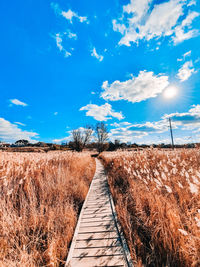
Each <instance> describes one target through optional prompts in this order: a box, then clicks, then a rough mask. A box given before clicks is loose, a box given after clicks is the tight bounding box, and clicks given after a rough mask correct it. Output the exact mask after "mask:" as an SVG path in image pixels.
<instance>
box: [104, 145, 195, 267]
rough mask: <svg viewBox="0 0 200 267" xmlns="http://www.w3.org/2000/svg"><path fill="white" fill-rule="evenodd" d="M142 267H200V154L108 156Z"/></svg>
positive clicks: (114, 186) (126, 227) (121, 211)
mask: <svg viewBox="0 0 200 267" xmlns="http://www.w3.org/2000/svg"><path fill="white" fill-rule="evenodd" d="M101 158H102V159H103V161H104V165H105V167H106V169H107V171H108V176H109V184H110V187H111V191H112V194H113V196H114V201H115V204H116V209H117V213H118V216H119V220H120V222H121V224H122V227H123V229H124V232H125V236H126V238H127V240H128V245H129V248H130V251H131V255H132V258H133V261H134V263H135V265H136V266H184V267H191V266H193V267H194V266H195V267H197V266H200V150H198V149H193V150H190V151H189V150H184V149H181V150H175V151H159V150H156V149H155V150H151V149H150V150H146V151H140V152H112V153H109V152H104V153H103V154H102V155H101Z"/></svg>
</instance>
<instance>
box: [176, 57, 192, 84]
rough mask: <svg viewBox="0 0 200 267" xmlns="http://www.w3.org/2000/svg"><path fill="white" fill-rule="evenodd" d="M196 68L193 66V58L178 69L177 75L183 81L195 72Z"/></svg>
mask: <svg viewBox="0 0 200 267" xmlns="http://www.w3.org/2000/svg"><path fill="white" fill-rule="evenodd" d="M195 72H196V71H195V69H194V68H193V63H192V60H190V61H187V62H185V63H184V64H183V66H182V67H181V68H180V69H179V70H178V74H177V77H178V78H179V79H180V81H181V82H184V81H187V80H188V79H189V78H190V76H191V75H192V73H195Z"/></svg>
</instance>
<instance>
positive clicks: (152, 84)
mask: <svg viewBox="0 0 200 267" xmlns="http://www.w3.org/2000/svg"><path fill="white" fill-rule="evenodd" d="M168 85H169V82H168V76H162V75H161V74H159V75H155V74H154V73H153V72H152V71H150V72H147V71H140V72H139V75H138V76H137V77H132V79H130V80H127V81H124V82H120V81H114V82H113V83H112V84H110V85H109V84H108V81H105V82H104V83H103V85H102V89H103V90H104V92H102V94H101V97H102V98H104V99H105V100H111V101H116V100H122V99H123V100H128V101H129V102H132V103H135V102H141V101H143V100H146V99H148V98H152V97H156V96H157V95H158V94H160V93H162V92H163V91H164V89H165V88H166V87H167V86H168Z"/></svg>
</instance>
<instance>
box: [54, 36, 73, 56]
mask: <svg viewBox="0 0 200 267" xmlns="http://www.w3.org/2000/svg"><path fill="white" fill-rule="evenodd" d="M54 38H55V40H56V45H57V47H58V49H59V50H60V52H63V53H64V56H65V57H69V56H71V55H72V54H71V53H70V52H69V51H67V50H66V49H65V48H64V47H63V45H62V42H63V39H62V35H61V34H60V33H56V35H55V36H54Z"/></svg>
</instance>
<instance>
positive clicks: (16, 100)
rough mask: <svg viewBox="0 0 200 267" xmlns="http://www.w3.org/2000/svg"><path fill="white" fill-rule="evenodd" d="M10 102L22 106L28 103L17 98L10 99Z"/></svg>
mask: <svg viewBox="0 0 200 267" xmlns="http://www.w3.org/2000/svg"><path fill="white" fill-rule="evenodd" d="M10 102H11V103H12V104H14V105H17V106H23V107H26V106H28V104H26V103H24V102H22V101H20V100H18V99H10Z"/></svg>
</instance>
